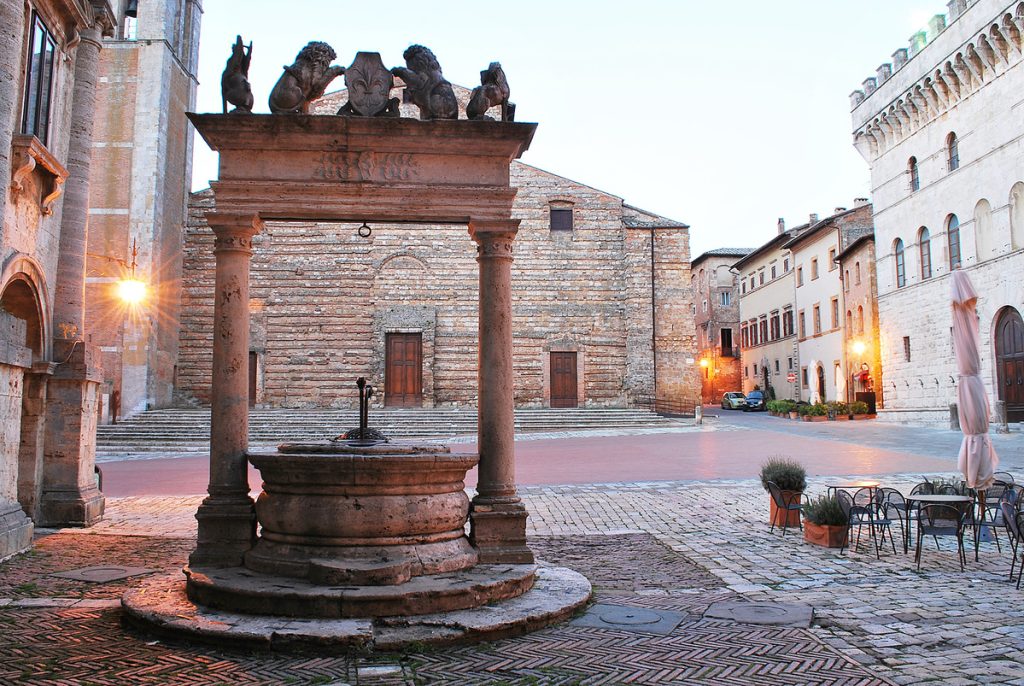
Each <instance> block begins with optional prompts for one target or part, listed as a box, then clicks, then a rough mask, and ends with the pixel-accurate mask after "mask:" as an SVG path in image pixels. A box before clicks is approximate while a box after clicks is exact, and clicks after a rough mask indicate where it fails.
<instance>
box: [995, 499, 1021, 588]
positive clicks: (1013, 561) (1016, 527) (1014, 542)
mask: <svg viewBox="0 0 1024 686" xmlns="http://www.w3.org/2000/svg"><path fill="white" fill-rule="evenodd" d="M1018 502H1019V501H1018ZM999 514H1000V517H1001V518H1002V520H1003V524H1005V525H1006V537H1007V538H1008V539H1010V581H1013V568H1014V567H1015V566H1016V565H1017V548H1018V547H1019V546H1020V536H1021V530H1020V522H1019V521H1018V520H1017V515H1019V514H1020V510H1019V509H1018V507H1017V503H1015V502H1011V501H1010V500H1009V499H1008V498H1003V499H1002V500H1001V501H999ZM1021 566H1024V561H1022V562H1021Z"/></svg>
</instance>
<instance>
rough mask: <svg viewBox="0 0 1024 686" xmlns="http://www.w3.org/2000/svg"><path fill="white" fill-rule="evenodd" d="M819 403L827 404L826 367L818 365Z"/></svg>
mask: <svg viewBox="0 0 1024 686" xmlns="http://www.w3.org/2000/svg"><path fill="white" fill-rule="evenodd" d="M818 402H822V403H823V402H825V367H824V365H820V364H819V365H818Z"/></svg>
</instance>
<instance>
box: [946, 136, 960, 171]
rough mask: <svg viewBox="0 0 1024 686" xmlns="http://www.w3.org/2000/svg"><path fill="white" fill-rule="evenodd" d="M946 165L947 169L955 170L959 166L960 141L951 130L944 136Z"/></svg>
mask: <svg viewBox="0 0 1024 686" xmlns="http://www.w3.org/2000/svg"><path fill="white" fill-rule="evenodd" d="M946 166H947V167H948V168H949V171H956V170H957V169H959V168H960V141H959V140H958V139H957V137H956V134H955V133H952V132H950V134H949V135H948V136H946Z"/></svg>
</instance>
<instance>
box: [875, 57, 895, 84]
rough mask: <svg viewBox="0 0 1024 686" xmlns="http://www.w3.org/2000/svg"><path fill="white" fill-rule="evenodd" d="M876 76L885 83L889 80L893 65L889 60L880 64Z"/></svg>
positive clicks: (880, 81)
mask: <svg viewBox="0 0 1024 686" xmlns="http://www.w3.org/2000/svg"><path fill="white" fill-rule="evenodd" d="M875 76H876V77H877V78H878V82H879V83H885V82H886V81H888V80H889V77H890V76H892V65H891V64H889V63H888V62H885V63H883V64H881V65H879V67H878V69H877V70H876V71H875Z"/></svg>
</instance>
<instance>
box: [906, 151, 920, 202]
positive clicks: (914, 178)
mask: <svg viewBox="0 0 1024 686" xmlns="http://www.w3.org/2000/svg"><path fill="white" fill-rule="evenodd" d="M907 173H908V174H909V175H910V192H911V193H913V192H914V191H919V190H921V174H920V172H919V171H918V169H917V158H916V157H911V158H910V161H909V162H907Z"/></svg>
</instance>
